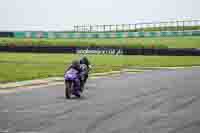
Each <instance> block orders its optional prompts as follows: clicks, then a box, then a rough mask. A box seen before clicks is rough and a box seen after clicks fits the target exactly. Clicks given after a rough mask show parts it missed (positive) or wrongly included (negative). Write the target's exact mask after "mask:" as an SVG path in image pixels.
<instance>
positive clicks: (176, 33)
mask: <svg viewBox="0 0 200 133" xmlns="http://www.w3.org/2000/svg"><path fill="white" fill-rule="evenodd" d="M172 36H200V31H163V32H156V31H155V32H153V31H152V32H105V33H103V32H101V33H63V32H62V33H59V32H14V37H16V38H127V37H172Z"/></svg>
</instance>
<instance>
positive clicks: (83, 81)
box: [80, 64, 92, 92]
mask: <svg viewBox="0 0 200 133" xmlns="http://www.w3.org/2000/svg"><path fill="white" fill-rule="evenodd" d="M80 68H81V70H82V73H81V92H82V91H83V90H84V86H85V84H86V81H87V79H88V74H89V72H90V71H91V68H92V67H91V65H90V66H89V67H87V65H85V64H81V65H80Z"/></svg>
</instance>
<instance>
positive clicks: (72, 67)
mask: <svg viewBox="0 0 200 133" xmlns="http://www.w3.org/2000/svg"><path fill="white" fill-rule="evenodd" d="M70 70H71V71H70ZM74 70H75V71H74ZM81 72H82V70H81V68H80V62H79V61H78V60H73V61H72V63H71V65H70V66H69V67H68V68H67V69H66V71H65V74H66V73H73V74H74V73H75V74H76V75H77V78H76V79H75V84H76V85H75V88H74V89H75V90H74V92H73V94H74V95H75V96H77V97H80V92H81V83H80V82H81V81H80V79H81V78H80V74H81ZM65 82H66V81H65Z"/></svg>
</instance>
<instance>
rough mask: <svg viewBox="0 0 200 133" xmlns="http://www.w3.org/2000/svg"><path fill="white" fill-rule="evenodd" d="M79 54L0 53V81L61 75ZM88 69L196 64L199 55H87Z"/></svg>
mask: <svg viewBox="0 0 200 133" xmlns="http://www.w3.org/2000/svg"><path fill="white" fill-rule="evenodd" d="M80 56H81V55H72V54H31V53H0V68H1V69H0V83H5V82H12V81H22V80H30V79H37V78H47V77H54V76H63V73H64V70H65V68H66V67H67V66H68V65H69V64H70V62H71V61H72V60H73V59H79V58H80ZM88 57H89V59H90V60H91V62H92V64H93V65H94V69H93V71H92V72H106V71H111V70H120V69H121V68H125V67H128V66H192V65H200V57H191V56H182V57H181V56H162V57H161V56H112V55H106V56H103V55H89V56H88Z"/></svg>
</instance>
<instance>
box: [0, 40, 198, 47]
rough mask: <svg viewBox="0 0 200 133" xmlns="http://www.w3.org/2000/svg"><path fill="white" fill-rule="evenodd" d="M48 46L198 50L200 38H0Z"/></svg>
mask: <svg viewBox="0 0 200 133" xmlns="http://www.w3.org/2000/svg"><path fill="white" fill-rule="evenodd" d="M10 44H14V45H43V46H44V45H48V46H86V47H88V46H115V47H124V46H125V47H133V48H134V47H140V46H144V47H152V45H153V46H155V47H156V46H157V47H169V48H200V37H156V38H116V39H114V38H113V39H16V38H0V46H1V45H10Z"/></svg>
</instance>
